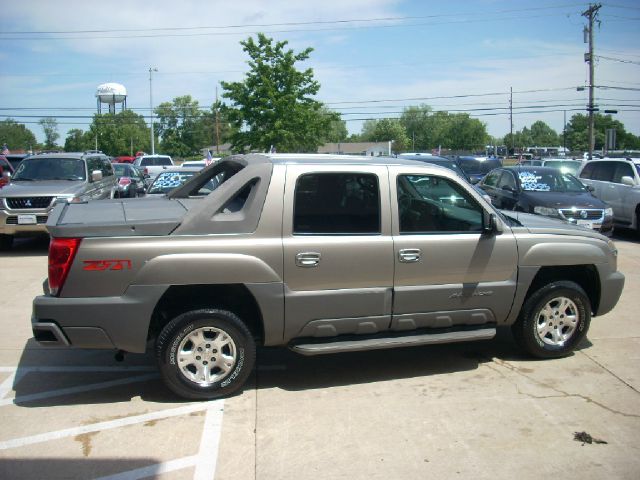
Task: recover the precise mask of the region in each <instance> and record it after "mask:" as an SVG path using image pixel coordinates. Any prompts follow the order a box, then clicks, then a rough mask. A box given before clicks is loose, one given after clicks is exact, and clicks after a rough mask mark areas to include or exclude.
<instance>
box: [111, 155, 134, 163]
mask: <svg viewBox="0 0 640 480" xmlns="http://www.w3.org/2000/svg"><path fill="white" fill-rule="evenodd" d="M135 159H136V157H130V156H128V155H121V156H119V157H115V158H114V159H113V163H133V161H134V160H135Z"/></svg>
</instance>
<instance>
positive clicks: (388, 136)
mask: <svg viewBox="0 0 640 480" xmlns="http://www.w3.org/2000/svg"><path fill="white" fill-rule="evenodd" d="M362 137H363V139H364V140H365V141H368V142H393V144H392V147H391V148H392V150H393V151H394V152H396V153H397V152H402V151H405V150H406V149H407V148H408V146H409V137H408V136H407V132H406V130H405V128H404V126H403V125H402V123H400V120H398V119H396V118H383V119H380V120H367V121H366V122H365V124H364V125H363V132H362Z"/></svg>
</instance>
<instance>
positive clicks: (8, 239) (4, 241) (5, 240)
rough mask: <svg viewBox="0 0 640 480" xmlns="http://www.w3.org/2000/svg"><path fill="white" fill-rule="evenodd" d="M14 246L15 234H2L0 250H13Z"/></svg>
mask: <svg viewBox="0 0 640 480" xmlns="http://www.w3.org/2000/svg"><path fill="white" fill-rule="evenodd" d="M12 246H13V235H5V234H1V235H0V250H11V247H12Z"/></svg>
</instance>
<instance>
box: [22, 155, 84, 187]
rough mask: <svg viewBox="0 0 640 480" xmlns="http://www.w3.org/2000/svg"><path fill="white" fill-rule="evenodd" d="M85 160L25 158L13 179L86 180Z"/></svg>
mask: <svg viewBox="0 0 640 480" xmlns="http://www.w3.org/2000/svg"><path fill="white" fill-rule="evenodd" d="M86 178H87V174H86V169H85V165H84V161H82V160H80V159H77V158H25V159H24V160H23V161H22V162H21V163H20V165H19V166H18V168H17V170H16V174H15V175H14V176H13V181H20V180H22V181H44V180H85V179H86Z"/></svg>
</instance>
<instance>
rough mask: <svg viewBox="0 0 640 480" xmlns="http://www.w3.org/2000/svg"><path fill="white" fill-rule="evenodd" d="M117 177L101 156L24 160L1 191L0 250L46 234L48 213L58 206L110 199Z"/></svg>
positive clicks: (48, 155)
mask: <svg viewBox="0 0 640 480" xmlns="http://www.w3.org/2000/svg"><path fill="white" fill-rule="evenodd" d="M115 185H116V177H115V175H114V173H113V167H112V166H111V162H110V161H109V158H108V157H107V156H106V155H104V154H102V153H46V154H41V155H33V156H31V157H28V158H25V159H24V160H23V161H22V162H21V163H20V166H19V167H18V168H17V170H16V172H15V174H14V176H13V177H12V179H11V184H10V185H7V186H6V187H4V188H3V189H2V190H0V249H3V250H6V249H9V248H11V245H12V244H13V238H14V237H15V236H31V235H35V234H41V233H47V229H46V227H45V224H46V223H47V219H48V218H49V212H50V211H51V209H52V208H53V207H54V205H56V204H57V203H60V202H68V203H83V202H85V201H87V200H93V199H102V198H110V197H112V196H113V192H114V189H115Z"/></svg>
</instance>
